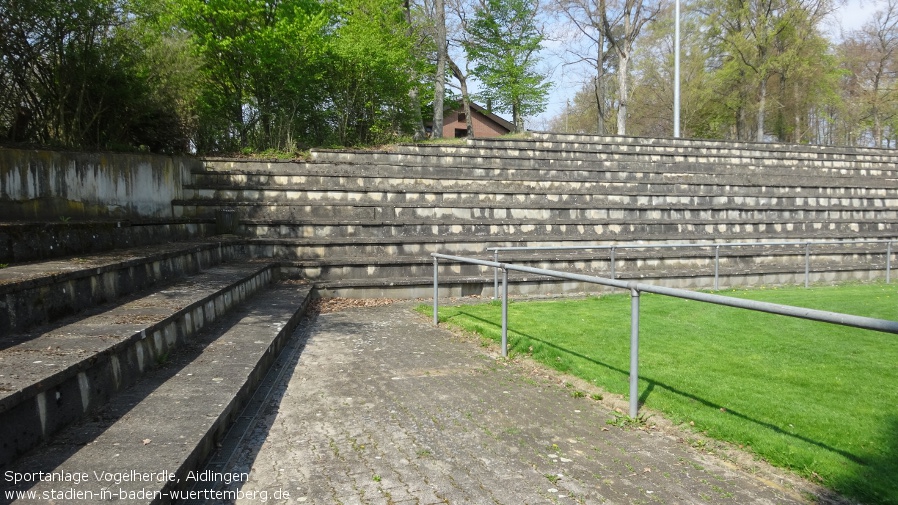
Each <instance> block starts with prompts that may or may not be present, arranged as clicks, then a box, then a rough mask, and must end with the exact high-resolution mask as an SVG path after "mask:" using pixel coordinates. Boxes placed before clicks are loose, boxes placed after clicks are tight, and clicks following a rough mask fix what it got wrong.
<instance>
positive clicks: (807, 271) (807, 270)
mask: <svg viewBox="0 0 898 505" xmlns="http://www.w3.org/2000/svg"><path fill="white" fill-rule="evenodd" d="M892 242H894V239H888V240H882V239H855V240H819V241H810V240H805V241H776V242H720V243H717V242H709V243H705V244H701V243H681V244H615V245H599V244H595V245H572V246H532V247H531V246H505V247H501V246H500V247H487V248H486V250H487V251H492V252H493V261H494V262H496V263H498V262H499V253H500V252H501V251H590V250H610V251H611V257H610V262H611V265H610V269H611V278H612V279H614V278H615V277H616V269H615V253H616V251H617V250H618V249H684V248H712V247H713V248H714V289H715V290H718V289H720V248H721V247H761V246H791V245H794V246H804V248H805V250H804V287H808V286H809V285H810V275H811V246H812V245H840V244H887V245H886V252H885V255H886V284H889V283H890V282H891V272H892ZM498 290H499V270H498V269H495V270H494V272H493V299H494V300H495V299H496V293H497V292H498Z"/></svg>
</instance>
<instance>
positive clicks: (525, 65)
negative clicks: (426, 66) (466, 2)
mask: <svg viewBox="0 0 898 505" xmlns="http://www.w3.org/2000/svg"><path fill="white" fill-rule="evenodd" d="M537 12H538V9H537V4H536V3H534V2H532V1H529V0H482V1H481V3H480V5H479V6H478V7H477V8H476V11H475V13H474V17H473V19H472V20H471V22H470V23H469V24H468V25H467V31H468V38H467V39H466V41H465V44H464V47H465V52H466V53H467V56H468V59H469V60H470V61H471V62H472V63H473V65H474V71H473V73H474V75H475V76H476V77H477V78H478V79H480V80H481V81H482V82H483V86H484V88H485V89H484V91H482V92H481V93H480V96H481V98H482V99H485V100H487V101H491V102H492V103H493V106H494V108H495V109H496V110H498V111H499V112H510V113H511V114H512V117H513V121H514V124H515V126H516V127H517V129H518V131H523V130H524V117H525V116H530V115H534V114H539V113H540V112H542V111H544V110H545V108H546V97H547V95H548V92H549V87H550V84H549V83H548V82H546V78H545V76H544V75H542V74H540V73H539V72H537V71H536V70H535V67H536V65H537V64H538V63H539V55H538V52H539V49H540V44H541V43H542V41H543V35H542V33H541V32H540V30H539V27H538V25H537V19H536V16H537Z"/></svg>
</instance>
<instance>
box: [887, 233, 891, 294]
mask: <svg viewBox="0 0 898 505" xmlns="http://www.w3.org/2000/svg"><path fill="white" fill-rule="evenodd" d="M891 280H892V241H891V240H889V245H888V246H886V284H889V283H890V282H891Z"/></svg>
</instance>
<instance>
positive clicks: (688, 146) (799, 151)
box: [468, 132, 895, 162]
mask: <svg viewBox="0 0 898 505" xmlns="http://www.w3.org/2000/svg"><path fill="white" fill-rule="evenodd" d="M528 143H536V144H538V145H540V146H543V147H551V148H556V149H561V148H564V149H585V150H599V149H603V148H617V149H628V148H629V149H632V150H637V151H638V150H642V151H645V150H651V149H656V150H663V151H664V152H669V153H684V152H685V153H697V154H706V153H724V154H740V153H746V154H747V153H759V154H761V155H766V156H770V157H781V156H786V157H796V158H806V159H832V160H857V161H868V160H869V161H874V162H889V160H890V159H894V156H895V153H894V152H893V151H892V150H890V149H877V148H867V147H846V146H819V145H807V144H786V143H777V142H763V143H759V142H733V141H721V140H703V139H674V138H650V137H626V136H616V135H615V136H599V135H583V134H562V133H549V132H531V134H530V136H529V138H524V139H474V140H469V141H468V144H469V145H474V146H481V147H485V146H494V145H510V146H513V145H527V144H528Z"/></svg>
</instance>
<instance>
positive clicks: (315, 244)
mask: <svg viewBox="0 0 898 505" xmlns="http://www.w3.org/2000/svg"><path fill="white" fill-rule="evenodd" d="M896 236H898V234H896V232H895V231H892V230H885V231H875V232H869V233H865V234H861V233H857V234H852V235H851V236H850V237H849V236H846V235H840V234H838V233H830V232H826V231H813V232H800V233H799V232H797V231H796V232H793V233H792V234H791V235H790V236H789V240H802V241H804V240H808V241H822V240H844V239H846V238H856V239H882V240H891V239H894V238H895V237H896ZM783 239H784V234H783V233H767V234H764V233H758V232H753V233H723V232H718V233H709V232H703V233H694V232H693V233H685V232H672V233H664V234H656V235H651V236H650V235H644V234H635V235H623V234H621V235H618V236H614V237H610V236H609V237H604V238H601V239H596V238H595V237H591V236H586V237H576V236H573V235H566V236H563V237H547V238H544V237H539V236H534V237H523V236H520V235H494V236H487V237H470V236H465V235H459V236H446V237H439V236H432V237H420V238H418V239H416V240H411V239H405V238H402V237H399V238H396V237H388V238H356V237H352V238H326V237H325V238H301V239H253V240H248V241H247V243H246V248H247V251H249V252H250V253H251V254H252V255H253V256H255V257H263V258H274V259H276V260H279V261H294V260H327V259H328V258H347V257H359V258H366V259H368V260H369V261H372V262H374V260H375V259H377V258H399V257H403V258H426V259H427V260H429V258H430V256H429V255H430V253H434V252H439V253H446V254H454V255H458V256H475V257H479V256H482V255H483V254H485V252H486V249H487V248H488V247H534V246H580V245H595V244H604V245H613V244H616V243H634V242H641V243H646V244H676V243H690V242H701V243H705V242H709V241H719V242H775V241H782V240H783ZM372 264H376V263H372Z"/></svg>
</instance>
